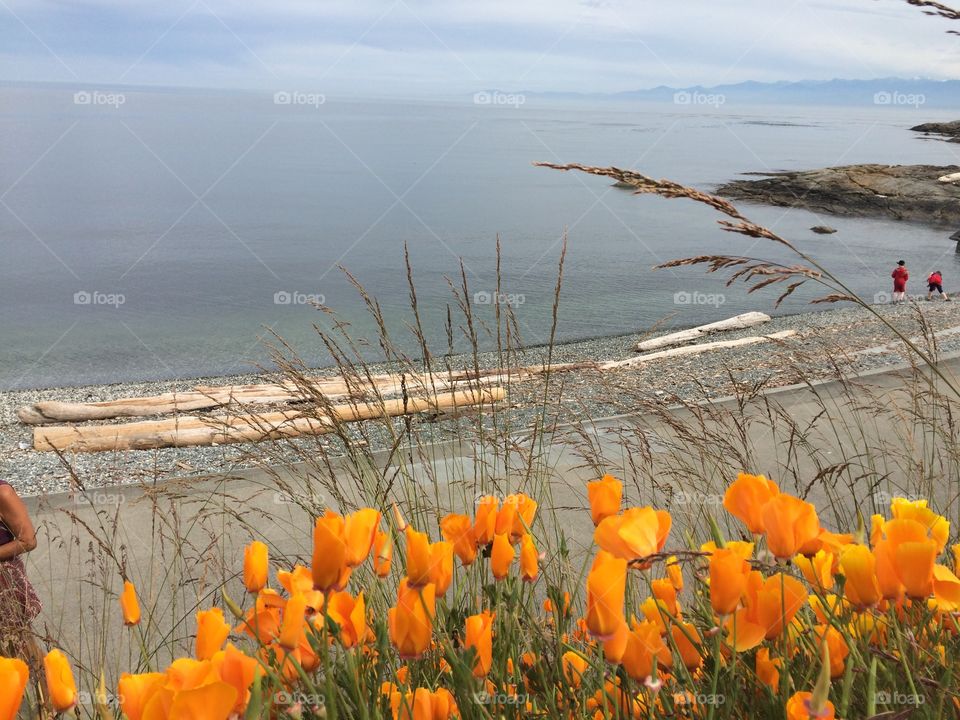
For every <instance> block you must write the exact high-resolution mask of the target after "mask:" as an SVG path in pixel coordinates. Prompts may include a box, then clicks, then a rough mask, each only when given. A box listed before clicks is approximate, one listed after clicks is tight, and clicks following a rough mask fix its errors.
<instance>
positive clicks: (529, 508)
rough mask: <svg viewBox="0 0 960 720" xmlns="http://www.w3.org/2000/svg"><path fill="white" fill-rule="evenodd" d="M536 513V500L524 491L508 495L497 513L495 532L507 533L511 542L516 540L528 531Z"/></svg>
mask: <svg viewBox="0 0 960 720" xmlns="http://www.w3.org/2000/svg"><path fill="white" fill-rule="evenodd" d="M536 513H537V502H536V500H534V499H533V498H531V497H530V496H529V495H527V494H526V493H516V494H514V495H508V496H507V497H506V498H504V500H503V507H502V508H501V509H500V512H499V514H498V515H497V524H496V532H497V533H507V534H508V535H509V536H510V541H511V542H517V541H518V540H519V539H520V538H521V537H523V535H524V534H526V533H527V532H529V529H530V527H531V526H532V525H533V518H534V516H535V515H536Z"/></svg>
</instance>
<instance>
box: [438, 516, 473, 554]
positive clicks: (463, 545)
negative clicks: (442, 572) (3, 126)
mask: <svg viewBox="0 0 960 720" xmlns="http://www.w3.org/2000/svg"><path fill="white" fill-rule="evenodd" d="M440 532H441V533H443V538H444V540H447V541H449V542H452V543H453V552H454V553H456V556H457V557H458V558H460V563H461V564H462V565H463V566H464V567H468V566H470V565H472V564H473V561H474V560H476V559H477V542H476V540H475V539H474V534H473V526H472V525H471V523H470V518H468V517H467V516H466V515H458V514H456V513H450V514H449V515H446V516H444V518H443V519H442V520H441V521H440Z"/></svg>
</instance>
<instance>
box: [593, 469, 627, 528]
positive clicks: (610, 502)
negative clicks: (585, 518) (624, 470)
mask: <svg viewBox="0 0 960 720" xmlns="http://www.w3.org/2000/svg"><path fill="white" fill-rule="evenodd" d="M587 499H588V500H589V501H590V517H591V518H592V519H593V524H594V527H596V526H597V525H599V524H600V523H601V522H602V521H603V520H604V519H605V518H608V517H611V516H613V515H616V514H617V513H619V512H620V503H621V502H622V501H623V483H622V482H620V481H619V480H617V479H616V478H615V477H614V476H613V475H604V476H603V477H602V478H600V479H599V480H594V481H592V482H588V483H587Z"/></svg>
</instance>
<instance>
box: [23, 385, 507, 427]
mask: <svg viewBox="0 0 960 720" xmlns="http://www.w3.org/2000/svg"><path fill="white" fill-rule="evenodd" d="M498 381H500V377H499V376H496V375H491V376H484V377H474V378H466V377H456V376H455V377H452V378H451V377H448V376H447V375H443V376H441V375H434V376H426V375H403V376H401V375H374V376H373V377H371V378H370V380H367V379H366V378H364V379H353V380H351V381H349V382H348V381H347V380H345V379H344V378H331V379H326V378H324V379H315V380H310V381H308V382H307V383H304V384H303V385H297V384H294V383H292V382H284V383H262V384H255V385H222V386H203V385H199V386H197V387H195V388H194V389H193V390H188V391H185V392H171V393H163V394H161V395H152V396H145V397H132V398H120V399H118V400H106V401H103V402H90V403H71V402H59V401H56V400H46V401H42V402H37V403H34V404H32V405H25V406H23V407H21V408H18V409H17V417H18V418H20V421H21V422H23V423H26V424H27V425H43V424H46V423H51V422H86V421H90V420H109V419H112V418H118V417H149V416H151V415H166V414H169V413H178V412H191V411H194V410H205V409H209V408H215V407H224V406H227V405H234V404H236V405H274V404H277V403H288V402H302V401H305V400H310V399H312V398H318V397H324V398H326V399H328V400H337V399H342V398H346V397H361V398H362V397H364V396H366V397H368V398H369V397H377V396H389V395H393V394H397V393H400V392H402V391H403V390H404V389H406V391H407V392H408V393H411V394H412V393H416V392H419V391H432V392H436V391H440V390H452V389H455V386H456V385H458V384H461V385H462V384H465V383H467V382H469V383H471V384H472V385H486V384H493V383H496V382H498Z"/></svg>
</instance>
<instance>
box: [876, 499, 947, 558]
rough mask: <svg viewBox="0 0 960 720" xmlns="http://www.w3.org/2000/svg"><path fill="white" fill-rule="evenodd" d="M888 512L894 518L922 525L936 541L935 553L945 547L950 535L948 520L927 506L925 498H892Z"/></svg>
mask: <svg viewBox="0 0 960 720" xmlns="http://www.w3.org/2000/svg"><path fill="white" fill-rule="evenodd" d="M890 514H891V515H892V516H893V518H894V519H895V520H914V521H916V522H918V523H920V524H921V525H923V527H924V528H926V529H927V531H928V532H929V533H930V537H931V538H932V539H933V540H935V541H936V543H937V555H939V554H940V553H942V552H943V550H944V548H946V546H947V540H948V539H949V537H950V521H949V520H947V519H946V518H945V517H943V516H942V515H937V514H936V513H935V512H934V511H933V510H931V509H930V508H928V507H927V501H926V500H913V501H910V500H907V499H906V498H894V499H893V500H891V501H890Z"/></svg>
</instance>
